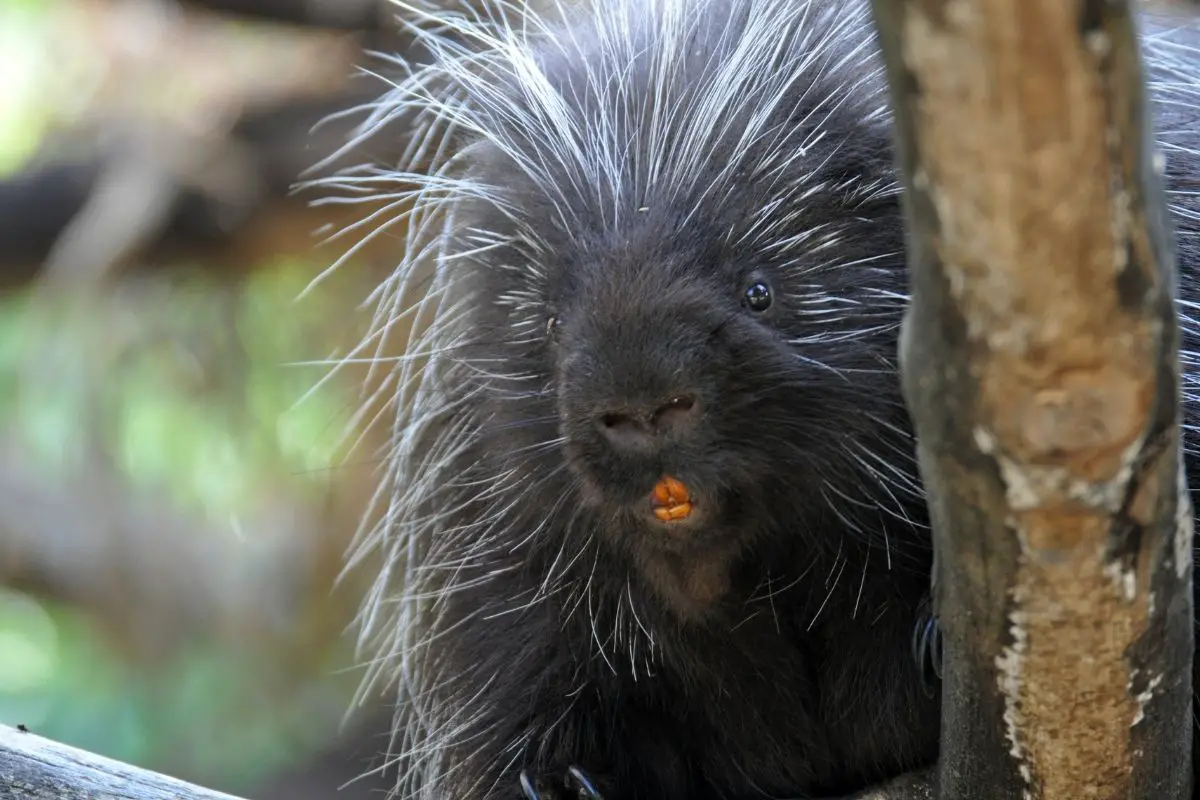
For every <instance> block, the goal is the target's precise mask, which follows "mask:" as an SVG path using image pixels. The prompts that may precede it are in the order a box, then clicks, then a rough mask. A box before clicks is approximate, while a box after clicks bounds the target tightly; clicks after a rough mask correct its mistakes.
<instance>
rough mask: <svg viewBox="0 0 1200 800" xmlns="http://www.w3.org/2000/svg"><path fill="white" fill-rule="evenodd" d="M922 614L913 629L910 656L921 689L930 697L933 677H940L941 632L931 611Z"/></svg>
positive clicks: (932, 691) (932, 688) (932, 692)
mask: <svg viewBox="0 0 1200 800" xmlns="http://www.w3.org/2000/svg"><path fill="white" fill-rule="evenodd" d="M922 616H924V617H925V618H924V619H923V620H922V621H921V622H919V623H918V624H917V626H916V627H915V628H914V629H913V637H912V656H913V660H914V661H916V663H917V669H918V671H919V673H920V677H921V690H922V691H923V692H924V693H925V696H926V697H932V696H933V694H934V686H933V684H934V681H935V679H936V680H941V678H942V633H941V630H940V629H939V628H938V624H937V620H936V619H934V617H933V615H932V614H931V613H928V612H926V615H922ZM930 672H932V673H933V674H932V675H930Z"/></svg>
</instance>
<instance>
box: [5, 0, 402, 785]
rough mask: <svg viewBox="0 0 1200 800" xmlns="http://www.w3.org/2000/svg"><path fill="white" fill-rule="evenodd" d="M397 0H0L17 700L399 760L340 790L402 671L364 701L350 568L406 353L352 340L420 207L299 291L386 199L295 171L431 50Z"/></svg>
mask: <svg viewBox="0 0 1200 800" xmlns="http://www.w3.org/2000/svg"><path fill="white" fill-rule="evenodd" d="M398 13H399V10H398V9H397V8H396V7H395V6H392V5H391V4H389V3H388V2H386V0H194V1H193V0H0V724H8V725H17V724H23V725H25V726H27V727H28V728H29V729H31V730H33V731H35V732H37V733H39V734H42V735H44V736H47V737H50V738H53V739H56V740H59V741H62V742H65V743H67V744H71V745H74V746H77V747H81V748H84V749H87V750H90V751H93V752H96V753H100V754H103V755H106V756H110V757H113V758H116V759H120V760H122V761H127V762H130V763H133V764H137V765H139V766H143V767H146V768H150V769H154V770H158V771H162V772H166V773H168V774H171V775H175V776H178V777H181V778H184V779H186V780H190V781H194V782H196V783H199V784H202V785H204V786H208V787H211V788H214V789H220V790H224V791H229V792H233V793H236V794H239V795H242V796H244V797H247V798H256V799H257V800H274V799H275V798H280V800H283V798H291V799H294V800H307V799H308V798H314V799H315V798H329V797H338V798H347V799H348V800H353V799H354V798H358V797H367V796H378V792H377V790H378V788H379V787H380V786H383V785H385V783H384V781H385V780H386V779H376V780H371V779H364V780H363V781H359V782H355V783H353V784H351V785H350V786H349V787H347V788H346V789H345V790H343V791H336V790H337V789H338V787H340V786H342V785H343V784H344V783H346V782H347V781H350V780H351V779H353V778H355V777H356V776H359V775H361V774H362V773H363V772H365V771H367V770H368V769H369V768H370V767H371V766H373V765H376V764H377V763H378V760H379V759H378V754H380V753H382V752H383V751H384V749H385V748H386V744H387V741H386V731H387V721H388V714H389V713H390V712H389V710H388V709H387V708H386V704H385V703H384V699H381V700H380V702H379V704H378V705H377V706H376V708H375V710H374V712H372V713H363V714H357V715H350V716H349V717H347V714H348V711H349V710H350V707H351V699H352V695H353V692H354V690H355V689H356V688H357V684H358V681H359V679H360V672H359V670H358V669H357V668H356V666H355V664H356V662H355V655H354V653H353V652H352V649H351V647H352V643H353V640H352V637H351V636H350V635H349V631H348V626H349V624H350V623H351V621H352V616H353V614H354V612H355V610H356V606H357V603H358V600H359V597H360V596H361V592H362V591H363V587H364V582H365V581H366V580H367V579H369V577H370V570H371V565H370V564H369V563H366V564H364V565H363V566H362V568H361V569H359V570H357V571H352V572H349V573H347V574H346V575H344V576H342V577H341V578H340V579H339V575H340V574H341V573H342V570H343V566H344V563H345V562H344V555H345V553H346V550H347V548H348V546H349V544H350V541H351V538H352V537H353V536H354V535H355V533H356V531H357V530H358V528H359V525H360V521H361V519H362V516H363V514H364V512H365V511H366V510H367V508H368V506H369V498H370V496H371V494H372V493H373V492H374V491H375V489H376V488H377V486H378V481H379V473H378V471H377V463H378V458H377V454H378V451H379V448H380V447H381V446H382V445H383V444H384V442H385V439H384V436H385V434H386V432H387V425H386V422H387V421H386V419H384V418H381V417H379V416H378V414H377V412H378V411H379V410H381V409H380V407H378V406H368V405H367V404H366V398H368V397H370V396H371V393H372V391H373V390H374V389H379V388H381V386H382V384H381V381H383V380H385V378H384V377H383V376H381V375H379V374H374V373H372V374H368V372H367V371H366V369H365V368H361V369H356V370H355V369H346V370H341V371H336V372H335V371H333V370H332V368H331V364H332V363H333V362H332V359H336V358H337V357H339V356H343V355H345V354H346V352H347V351H348V350H349V348H351V347H352V346H353V345H355V344H357V343H358V342H359V340H360V339H361V338H362V337H363V335H364V332H365V331H366V330H367V325H368V324H369V316H370V314H369V308H366V307H364V303H365V302H366V301H367V298H368V296H369V295H370V292H371V291H372V290H373V289H374V288H375V287H376V286H377V285H378V284H379V282H380V280H382V279H383V277H384V276H385V275H386V274H387V273H388V271H389V270H390V269H391V268H392V267H393V266H394V265H395V264H396V262H397V260H398V258H399V255H398V253H399V248H400V246H401V244H402V242H403V238H404V234H403V231H402V230H388V231H385V232H384V235H380V236H377V237H375V238H374V239H373V240H372V241H371V242H370V243H369V244H368V246H365V247H363V248H361V249H359V250H356V251H355V252H354V253H352V254H351V255H350V257H349V258H347V259H346V260H345V261H344V262H343V263H342V264H341V265H340V266H339V267H338V268H337V269H336V270H333V271H332V272H331V274H329V275H328V276H327V277H326V278H325V279H324V280H322V281H321V282H320V283H319V284H318V285H317V286H316V287H315V288H313V289H312V290H311V291H309V292H305V291H304V290H305V289H306V287H309V286H310V285H311V284H312V282H313V281H314V279H316V278H317V277H318V276H320V275H321V274H322V273H323V272H325V271H326V270H328V268H329V267H330V266H331V265H332V264H334V262H335V261H337V260H338V259H339V258H341V257H343V256H345V255H347V253H348V251H349V250H350V249H351V248H352V247H354V246H355V245H356V244H358V243H359V242H361V241H362V240H363V231H361V230H360V231H353V230H350V231H347V228H348V226H350V225H352V224H353V223H354V222H356V221H359V220H362V219H364V218H365V217H367V216H368V215H369V214H370V213H371V211H372V210H373V208H372V206H371V205H369V204H367V205H315V206H314V205H313V204H312V201H313V200H314V199H315V197H314V194H313V193H312V192H295V191H293V185H294V183H295V182H296V180H297V179H298V178H300V177H301V175H302V173H303V172H304V171H305V170H307V169H309V168H310V167H313V166H314V165H316V164H318V163H320V162H321V161H322V159H324V158H326V157H327V156H329V155H330V154H332V153H334V152H335V151H336V150H337V149H338V148H339V147H341V146H342V145H344V144H345V142H346V140H347V134H348V131H349V130H350V129H351V127H352V126H353V125H355V124H356V123H358V122H360V121H361V120H362V119H363V114H361V113H359V114H350V115H348V116H341V117H330V115H331V114H334V112H339V111H344V110H348V109H354V108H356V107H359V106H361V104H363V103H366V102H369V101H370V100H373V99H374V98H376V97H377V96H378V95H379V94H380V93H381V92H382V91H383V90H384V89H385V88H386V85H385V83H384V81H383V80H382V79H381V77H380V76H379V75H373V74H370V73H371V72H373V71H375V70H385V71H386V68H387V64H386V63H385V62H383V61H381V60H380V59H377V58H373V56H372V55H371V54H372V53H374V52H376V51H378V52H384V53H405V54H408V55H413V54H414V53H415V51H414V50H413V44H412V42H411V41H409V39H408V38H407V37H406V36H405V35H404V33H403V31H402V29H401V28H400V27H399V26H398V25H397V24H396V23H395V15H396V14H398ZM413 57H419V54H418V55H413ZM363 68H367V69H365V70H364V69H363ZM322 122H323V124H321V125H318V123H322ZM406 144H407V142H406V141H405V139H404V135H403V131H398V132H396V133H395V134H389V135H386V136H378V137H376V138H375V139H374V140H373V141H372V144H371V151H370V152H364V151H362V150H360V151H358V152H354V153H350V154H347V155H346V156H345V157H344V158H343V159H342V160H340V161H334V162H333V163H330V164H327V165H325V166H323V167H321V168H320V169H319V170H317V172H315V173H312V174H310V175H307V176H305V177H309V178H312V177H320V176H321V175H322V174H329V173H330V172H332V170H334V169H336V168H339V167H341V166H345V165H346V164H347V163H371V164H376V165H380V166H387V165H388V164H391V163H395V160H396V158H397V157H398V156H399V154H400V153H401V152H402V151H403V149H404V147H405V145H406ZM387 213H388V214H390V215H391V217H395V216H396V215H397V214H398V212H397V211H396V210H394V209H392V210H389V211H387ZM379 227H380V221H378V220H377V221H375V222H374V223H372V225H371V228H379ZM341 232H345V235H344V236H341V237H338V236H335V234H338V233H341ZM383 354H384V355H386V354H387V352H386V351H385V352H384V353H383ZM364 408H365V409H366V412H367V413H362V412H363V411H364ZM372 790H376V791H372Z"/></svg>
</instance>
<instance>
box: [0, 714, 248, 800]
mask: <svg viewBox="0 0 1200 800" xmlns="http://www.w3.org/2000/svg"><path fill="white" fill-rule="evenodd" d="M0 790H5V796H7V797H12V796H14V794H15V795H16V796H18V797H22V798H26V800H100V798H105V800H242V799H241V798H238V797H234V796H233V795H229V794H223V793H221V792H214V791H212V790H210V789H204V788H202V787H200V786H195V785H193V784H190V783H186V782H184V781H181V780H177V779H175V778H170V777H167V776H166V775H160V774H159V773H157V772H151V771H149V770H144V769H140V768H138V767H135V766H133V765H131V764H124V763H121V762H120V761H114V760H112V759H109V758H104V757H103V756H98V755H94V754H92V753H89V752H87V751H85V750H79V749H76V748H74V747H69V746H67V745H64V744H60V743H58V742H54V741H51V740H49V739H43V738H42V737H40V736H37V735H35V734H33V733H29V732H27V731H22V730H18V729H14V728H10V727H8V726H6V725H0Z"/></svg>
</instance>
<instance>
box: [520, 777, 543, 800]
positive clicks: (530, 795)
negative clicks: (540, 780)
mask: <svg viewBox="0 0 1200 800" xmlns="http://www.w3.org/2000/svg"><path fill="white" fill-rule="evenodd" d="M521 792H522V793H524V795H525V800H542V796H541V795H540V794H538V790H537V789H536V788H535V787H534V785H533V780H532V779H531V778H530V777H529V772H528V771H526V770H521Z"/></svg>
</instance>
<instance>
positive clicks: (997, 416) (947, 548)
mask: <svg viewBox="0 0 1200 800" xmlns="http://www.w3.org/2000/svg"><path fill="white" fill-rule="evenodd" d="M872 3H873V7H874V10H875V14H876V22H877V28H878V31H879V34H880V44H881V47H882V50H883V54H884V60H885V63H886V69H887V73H888V77H889V81H890V85H891V91H892V97H893V107H894V111H895V123H896V137H897V145H898V154H897V159H898V165H899V167H900V169H901V172H902V175H903V180H904V193H905V194H904V196H905V206H906V214H907V216H908V225H909V235H910V239H909V268H910V279H911V292H912V300H911V305H910V308H909V311H908V314H907V316H906V319H905V322H904V329H903V333H902V337H901V338H902V341H901V348H900V349H901V352H900V356H901V369H902V373H903V380H904V391H905V395H906V399H907V402H908V404H909V409H910V412H911V414H912V417H913V421H914V424H915V426H916V430H917V434H918V441H919V455H920V463H921V470H922V478H923V480H924V483H925V486H926V488H927V490H928V492H929V502H930V510H931V514H932V522H933V532H934V542H935V553H936V559H935V560H936V564H935V569H934V594H935V604H936V609H937V612H938V615H939V622H940V625H941V627H942V632H943V641H944V646H945V665H944V670H945V672H944V681H943V692H944V694H943V716H942V719H943V728H942V730H943V733H942V749H941V757H940V763H939V774H938V783H939V784H940V787H939V792H940V794H939V796H940V797H945V798H961V797H980V796H981V794H980V792H981V791H986V792H987V796H989V797H1004V798H1008V797H1013V798H1016V797H1039V798H1077V797H1118V796H1119V797H1123V798H1131V799H1132V798H1139V799H1142V800H1150V798H1161V799H1162V800H1167V799H1168V798H1184V797H1190V796H1191V795H1190V788H1189V787H1190V784H1191V769H1190V764H1191V758H1190V747H1191V736H1192V733H1191V708H1190V699H1191V689H1192V681H1191V666H1192V648H1193V641H1192V598H1191V596H1190V592H1189V589H1190V577H1191V576H1190V570H1191V546H1192V514H1191V507H1190V502H1189V499H1188V496H1187V492H1186V485H1185V483H1184V476H1183V470H1182V467H1181V454H1180V442H1179V424H1178V420H1179V394H1180V375H1179V358H1178V347H1179V345H1178V340H1179V333H1178V325H1177V322H1176V319H1175V313H1174V308H1173V302H1172V301H1173V291H1174V273H1173V269H1174V252H1173V245H1172V236H1171V230H1170V226H1169V223H1168V220H1167V217H1166V211H1165V209H1166V205H1165V198H1164V194H1163V190H1162V187H1161V185H1160V175H1159V171H1158V170H1156V169H1155V167H1154V166H1153V165H1152V144H1153V141H1152V136H1151V125H1150V120H1149V114H1148V108H1147V106H1148V103H1147V99H1146V92H1145V86H1144V79H1143V77H1142V74H1141V65H1140V61H1139V52H1138V43H1137V39H1136V31H1135V27H1136V26H1135V19H1134V17H1133V13H1132V9H1131V5H1132V4H1131V3H1130V2H1127V1H1126V2H1119V1H1118V0H1107V1H1105V0H1022V2H1020V3H1013V2H1012V0H952V2H946V1H945V0H872Z"/></svg>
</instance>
